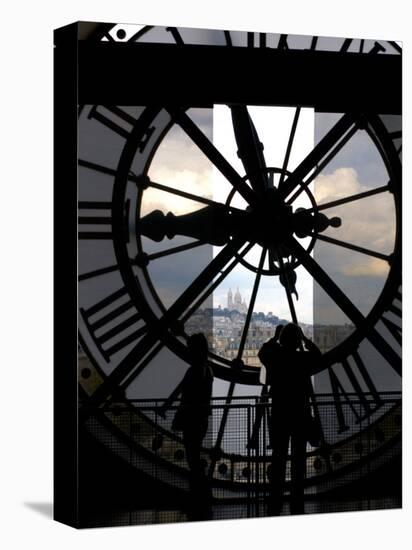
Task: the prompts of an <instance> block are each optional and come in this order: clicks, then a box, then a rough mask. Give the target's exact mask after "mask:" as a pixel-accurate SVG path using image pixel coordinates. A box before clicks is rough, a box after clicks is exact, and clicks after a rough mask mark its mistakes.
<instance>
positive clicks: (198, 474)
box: [172, 333, 213, 519]
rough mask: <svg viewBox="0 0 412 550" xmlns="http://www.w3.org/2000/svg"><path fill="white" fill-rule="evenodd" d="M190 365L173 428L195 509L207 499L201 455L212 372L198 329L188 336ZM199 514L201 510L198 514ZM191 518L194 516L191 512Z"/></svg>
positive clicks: (205, 478) (205, 430)
mask: <svg viewBox="0 0 412 550" xmlns="http://www.w3.org/2000/svg"><path fill="white" fill-rule="evenodd" d="M187 347H188V351H189V355H190V367H189V368H188V370H187V372H186V374H185V376H184V378H183V382H182V396H181V403H180V405H179V408H178V409H177V411H176V415H175V417H174V420H173V424H172V428H173V429H174V430H179V431H182V434H183V443H184V446H185V450H186V460H187V463H188V466H189V470H190V481H189V483H190V492H191V497H192V505H193V506H194V507H195V509H197V511H200V510H203V511H204V510H205V508H206V507H207V506H208V504H209V502H210V495H209V490H208V484H207V477H206V475H205V471H204V468H203V467H202V463H201V459H200V450H201V446H202V441H203V438H204V437H205V435H206V432H207V429H208V422H209V416H210V414H211V407H210V398H211V395H212V384H213V374H212V371H211V369H210V367H209V365H208V363H207V352H208V344H207V340H206V338H205V336H204V335H203V334H201V333H199V334H193V335H192V336H190V337H189V338H188V340H187ZM200 515H201V514H200ZM194 519H200V518H197V517H196V512H195V513H194Z"/></svg>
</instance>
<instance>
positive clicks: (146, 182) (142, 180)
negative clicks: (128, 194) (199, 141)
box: [129, 174, 242, 212]
mask: <svg viewBox="0 0 412 550" xmlns="http://www.w3.org/2000/svg"><path fill="white" fill-rule="evenodd" d="M129 180H130V181H134V182H135V183H136V184H137V185H138V186H139V185H142V187H143V188H146V187H152V188H153V189H158V190H159V191H164V192H165V193H170V194H171V195H177V196H178V197H183V198H184V199H189V200H191V201H194V202H199V203H201V204H206V205H208V206H215V207H218V208H220V209H222V210H227V211H233V212H235V211H236V212H242V211H241V210H239V208H236V207H234V206H230V205H226V204H223V203H221V202H217V201H214V200H212V199H208V198H206V197H202V196H200V195H195V194H194V193H188V192H187V191H181V190H180V189H176V188H175V187H169V186H167V185H163V184H161V183H157V182H154V181H152V180H150V179H149V178H148V177H147V176H143V177H139V176H135V175H134V174H131V175H130V176H129Z"/></svg>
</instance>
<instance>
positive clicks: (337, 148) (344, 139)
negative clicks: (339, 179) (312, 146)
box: [287, 126, 358, 204]
mask: <svg viewBox="0 0 412 550" xmlns="http://www.w3.org/2000/svg"><path fill="white" fill-rule="evenodd" d="M357 131H358V128H357V126H353V127H352V128H351V129H350V130H349V131H348V132H347V133H346V134H345V135H344V136H343V137H342V139H341V140H340V141H339V142H338V143H337V145H336V146H335V147H334V148H332V150H331V151H330V152H329V154H328V155H327V156H326V157H325V158H324V159H323V160H322V161H321V162H318V163H317V164H316V167H314V168H313V170H312V172H311V173H310V175H309V176H308V177H307V178H306V179H305V181H303V182H301V185H300V186H299V187H298V188H297V189H296V191H295V193H294V194H293V195H292V196H291V197H290V198H289V199H288V200H287V203H288V204H292V203H293V202H294V201H295V200H296V199H297V198H298V197H299V196H300V195H301V194H302V193H303V192H304V190H305V189H306V188H307V187H308V186H309V185H310V184H311V183H312V181H313V180H314V179H315V178H316V177H317V176H318V175H319V174H320V173H321V172H322V170H323V169H324V168H325V166H327V165H328V164H329V163H330V162H331V161H332V160H333V159H334V157H335V156H336V155H337V154H338V153H339V151H340V150H341V149H342V147H343V146H344V145H345V144H346V143H347V142H348V141H349V140H350V139H351V138H352V137H353V136H354V135H355V133H356V132H357Z"/></svg>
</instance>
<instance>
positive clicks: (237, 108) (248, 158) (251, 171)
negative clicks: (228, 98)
mask: <svg viewBox="0 0 412 550" xmlns="http://www.w3.org/2000/svg"><path fill="white" fill-rule="evenodd" d="M230 110H231V113H232V123H233V130H234V133H235V139H236V143H237V146H238V152H237V154H238V157H239V158H240V160H241V161H242V164H243V167H244V169H245V172H246V175H247V176H248V178H249V181H250V183H251V185H252V188H253V190H254V191H255V192H256V193H257V194H258V195H262V194H263V192H264V191H265V189H267V188H268V179H267V175H266V162H265V157H264V155H263V144H262V143H261V142H260V141H259V137H258V135H257V132H256V128H255V126H254V124H253V121H252V119H251V117H250V115H249V113H248V110H247V107H245V106H244V105H232V106H231V107H230Z"/></svg>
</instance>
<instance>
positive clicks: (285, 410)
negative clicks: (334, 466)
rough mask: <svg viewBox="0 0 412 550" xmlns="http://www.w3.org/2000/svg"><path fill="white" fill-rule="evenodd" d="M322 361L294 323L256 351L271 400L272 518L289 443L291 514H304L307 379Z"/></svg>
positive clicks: (278, 500) (308, 422)
mask: <svg viewBox="0 0 412 550" xmlns="http://www.w3.org/2000/svg"><path fill="white" fill-rule="evenodd" d="M303 345H304V346H305V348H306V350H304V349H303ZM321 357H322V354H321V352H320V350H319V349H318V347H317V346H316V345H315V344H314V343H313V342H312V341H311V340H310V339H308V338H306V337H305V335H304V334H303V332H302V330H301V329H300V328H299V327H298V326H297V325H295V324H293V323H289V324H287V325H286V326H285V327H283V328H282V330H281V332H280V335H279V341H277V339H276V337H275V338H272V339H271V340H269V341H268V342H266V343H265V344H264V345H263V346H262V348H261V350H260V351H259V358H260V360H261V362H262V363H263V365H264V366H265V368H266V371H267V376H266V383H267V384H270V394H271V398H272V414H271V429H270V441H271V446H272V464H271V475H270V485H271V512H272V513H273V514H279V513H280V511H281V507H282V499H283V492H284V486H285V475H286V463H287V456H288V449H289V443H290V447H291V485H290V486H291V512H292V513H303V490H304V479H305V474H306V442H307V441H308V437H309V433H308V432H309V430H310V429H311V422H312V420H313V419H312V416H311V412H310V401H309V399H310V387H311V385H310V384H311V380H310V377H311V375H312V374H313V373H314V372H315V371H316V370H317V369H318V367H319V361H321Z"/></svg>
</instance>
